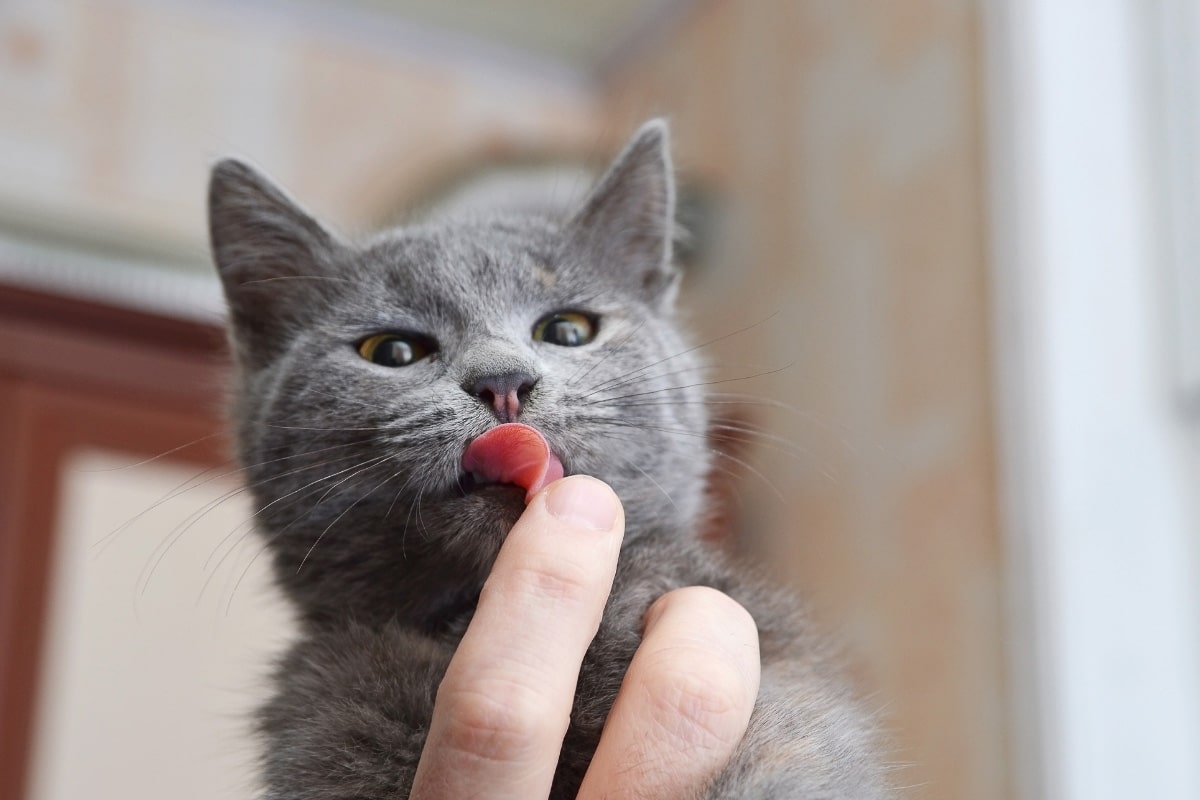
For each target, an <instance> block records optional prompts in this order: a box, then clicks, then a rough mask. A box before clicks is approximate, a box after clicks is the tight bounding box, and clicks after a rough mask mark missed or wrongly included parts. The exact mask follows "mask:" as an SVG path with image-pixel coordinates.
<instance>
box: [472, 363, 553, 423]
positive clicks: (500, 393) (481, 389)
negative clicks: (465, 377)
mask: <svg viewBox="0 0 1200 800" xmlns="http://www.w3.org/2000/svg"><path fill="white" fill-rule="evenodd" d="M537 382H538V379H537V378H535V377H534V376H532V375H530V374H529V373H528V372H509V373H506V374H504V375H485V376H483V377H482V378H479V379H478V380H476V381H474V382H473V383H470V384H468V385H466V386H463V388H464V389H466V390H467V392H468V393H469V394H472V395H474V396H475V397H478V398H479V399H480V400H482V401H483V402H484V403H486V404H487V405H489V406H491V409H492V413H493V414H495V415H496V419H498V420H500V421H501V422H516V421H517V417H519V416H521V406H522V405H523V404H524V403H525V401H526V400H528V399H529V393H530V392H531V391H532V390H533V387H534V385H535V384H537Z"/></svg>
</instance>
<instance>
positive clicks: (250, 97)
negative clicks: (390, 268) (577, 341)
mask: <svg viewBox="0 0 1200 800" xmlns="http://www.w3.org/2000/svg"><path fill="white" fill-rule="evenodd" d="M340 19H341V18H340V17H339V16H338V15H337V14H329V13H322V12H317V11H314V10H312V9H311V8H310V9H309V10H308V11H307V12H305V10H304V9H303V8H299V9H295V10H293V12H292V13H290V14H282V13H279V11H278V10H277V9H276V10H272V8H271V7H269V6H268V7H263V6H261V5H259V4H254V3H246V4H244V5H240V4H238V3H233V2H226V3H214V4H204V3H161V4H159V3H146V2H137V1H136V0H111V1H110V2H104V3H96V2H90V0H62V2H54V3H45V2H42V1H41V0H14V2H12V3H10V4H6V5H5V6H3V7H0V222H2V221H8V222H13V221H19V222H21V223H22V224H25V223H32V224H35V225H38V226H42V227H53V228H57V229H59V231H60V232H62V233H67V234H73V233H80V232H82V233H84V234H91V233H95V234H99V235H102V236H103V237H105V238H115V237H119V236H122V235H123V236H125V237H127V238H131V239H138V240H141V241H143V242H146V241H151V242H156V243H158V245H159V249H161V250H164V251H167V250H170V249H171V248H176V249H179V250H186V251H187V257H189V258H190V259H191V260H194V261H203V260H204V258H205V256H204V235H203V232H204V215H203V203H204V184H205V180H206V176H207V170H208V167H209V166H210V165H211V163H212V162H213V161H215V160H216V159H217V158H218V157H221V156H224V155H235V156H239V157H242V158H245V159H249V160H250V161H252V162H254V163H256V164H258V165H259V166H260V167H261V168H263V169H265V170H266V171H268V172H269V173H270V174H272V175H273V176H274V177H276V178H277V179H278V180H279V181H281V182H282V183H283V184H284V185H286V186H287V187H288V188H290V189H291V190H292V191H293V192H294V193H296V195H297V196H300V197H303V198H304V199H305V201H306V203H308V204H309V205H310V207H312V208H314V209H315V210H317V211H318V212H319V213H320V214H321V215H323V216H324V217H326V218H328V219H330V220H332V221H333V222H334V223H335V224H341V225H351V226H353V225H363V224H364V223H366V222H367V221H372V220H373V218H374V217H376V216H377V215H378V214H380V213H382V212H383V211H386V210H391V209H392V207H393V206H394V205H396V204H397V203H399V202H400V201H402V199H403V198H404V196H405V194H406V193H410V192H413V191H416V190H417V189H419V188H424V185H425V184H427V183H428V182H430V181H436V180H438V179H439V178H441V176H442V175H444V174H445V173H447V172H448V171H453V170H455V169H458V168H460V167H461V165H462V164H463V163H464V162H469V161H472V160H479V159H482V158H484V157H486V156H493V157H496V156H505V155H513V154H521V153H524V152H528V151H538V150H545V149H550V150H569V149H577V148H580V147H592V146H593V139H594V134H593V130H594V128H595V116H594V111H595V101H594V97H593V95H592V94H591V92H590V91H589V90H588V89H587V88H586V87H585V85H584V84H583V83H582V82H580V81H578V80H574V79H572V78H571V76H570V75H569V74H568V73H567V72H566V71H565V70H564V71H559V72H554V71H546V70H538V69H536V68H535V67H533V66H530V65H527V64H524V63H522V62H520V60H519V59H516V58H514V59H513V60H512V63H505V62H504V61H503V59H499V60H497V59H495V58H493V59H490V60H489V59H484V58H479V57H474V56H472V54H471V52H470V50H469V48H468V46H467V45H464V44H463V43H462V42H461V41H458V40H455V39H453V38H452V37H449V36H447V37H446V38H445V40H442V39H439V38H437V36H436V35H433V34H429V33H426V34H418V33H416V32H413V31H408V29H406V28H405V27H404V25H403V24H401V23H397V24H396V25H393V26H391V27H388V26H387V25H378V26H372V25H371V23H370V21H369V19H368V18H362V19H351V20H348V21H339V20H340ZM406 31H408V32H406Z"/></svg>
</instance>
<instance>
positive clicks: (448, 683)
mask: <svg viewBox="0 0 1200 800" xmlns="http://www.w3.org/2000/svg"><path fill="white" fill-rule="evenodd" d="M623 534H624V513H623V511H622V509H621V505H620V502H619V501H618V500H617V497H616V495H615V494H614V493H613V491H612V490H611V489H610V488H609V487H608V486H607V485H606V484H604V483H602V482H600V481H598V480H596V479H594V478H590V477H587V476H572V477H568V478H564V479H562V480H559V481H556V482H555V483H553V484H551V485H550V486H548V487H546V488H545V489H543V490H542V491H541V492H539V493H538V494H537V495H536V496H535V497H534V498H533V499H532V500H531V502H530V503H529V506H528V507H527V508H526V510H525V513H524V514H523V515H522V516H521V518H520V520H519V521H518V522H517V524H516V525H515V526H514V527H513V529H512V532H511V533H510V534H509V535H508V537H507V539H506V540H505V543H504V545H503V547H502V548H501V550H500V553H499V556H498V557H497V559H496V564H495V566H494V567H493V569H492V572H491V575H490V576H489V578H488V580H487V582H486V584H485V585H484V587H483V591H482V593H481V595H480V599H479V605H478V608H477V610H476V612H475V615H474V618H473V619H472V621H471V624H470V627H469V628H468V629H467V632H466V634H465V635H464V636H463V639H462V642H461V644H460V645H459V647H458V650H457V651H456V653H455V656H454V658H453V660H452V661H451V662H450V666H449V668H448V669H447V671H446V675H445V678H444V679H443V681H442V684H441V686H440V687H439V689H438V694H437V702H436V705H435V707H434V714H433V721H432V725H431V727H430V730H429V735H428V738H427V739H426V744H425V748H424V751H423V752H422V755H421V760H420V764H419V766H418V768H417V774H416V778H415V780H414V784H413V789H412V794H411V795H410V797H411V798H412V800H450V798H462V797H488V798H493V799H495V800H501V799H503V798H512V799H513V800H528V799H529V798H537V797H547V796H548V794H549V791H550V785H551V781H552V779H553V776H554V770H555V766H556V765H557V763H558V753H559V748H560V746H561V744H562V739H563V735H564V734H565V732H566V730H567V724H568V722H569V719H570V711H571V702H572V698H573V696H574V692H575V682H576V678H577V676H578V672H579V666H580V663H581V662H582V660H583V655H584V652H585V651H586V650H587V647H588V644H589V643H590V642H591V640H592V637H593V636H594V635H595V633H596V630H597V627H598V626H599V624H600V617H601V612H602V611H603V608H604V603H605V600H606V599H607V597H608V593H609V591H610V589H611V586H612V580H613V575H614V572H615V569H616V563H617V556H618V554H619V552H620V546H621V539H622V536H623ZM548 608H549V609H553V610H554V613H549V614H548V613H546V609H548ZM643 626H644V629H643V639H642V643H641V646H640V647H639V648H638V650H637V653H636V655H635V656H634V658H633V661H632V662H631V663H630V666H629V670H628V672H627V673H626V676H625V679H624V682H623V683H622V686H621V690H620V692H619V694H618V695H617V699H616V702H615V703H614V704H613V708H612V711H611V713H610V715H609V718H608V722H607V723H606V725H605V728H604V733H603V735H602V736H601V739H600V743H599V746H598V747H597V749H596V753H595V756H594V757H593V759H592V762H591V766H590V767H589V769H588V771H587V774H586V776H585V778H584V780H583V784H582V786H581V788H580V792H579V795H578V797H579V798H581V800H596V799H598V798H613V799H616V798H635V797H637V798H644V797H656V798H686V797H690V796H694V795H696V794H698V793H699V791H700V790H701V788H702V787H703V786H704V785H705V783H706V782H707V781H708V780H709V779H710V778H711V777H712V776H713V775H715V774H716V773H717V772H718V771H719V770H720V768H721V767H722V766H724V764H725V763H726V762H727V761H728V759H729V758H730V756H731V755H732V754H733V751H734V749H735V748H736V746H737V744H738V742H739V741H740V740H741V738H742V735H743V734H744V733H745V731H746V726H747V724H748V722H749V719H750V713H751V711H752V710H753V707H754V699H755V696H756V695H757V693H758V682H759V652H758V633H757V629H756V628H755V625H754V621H753V620H752V619H751V617H750V615H749V614H748V613H747V612H746V611H745V609H743V608H742V607H741V606H740V605H738V604H737V603H736V602H735V601H733V600H732V599H730V598H729V597H727V596H726V595H724V594H721V593H720V592H717V591H715V590H713V589H709V588H704V587H689V588H685V589H678V590H676V591H673V592H670V593H668V594H666V595H663V596H662V597H661V598H660V599H659V600H658V601H657V602H655V603H654V604H653V605H652V606H651V607H650V609H649V611H647V613H646V616H645V619H644V620H643Z"/></svg>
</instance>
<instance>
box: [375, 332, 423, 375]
mask: <svg viewBox="0 0 1200 800" xmlns="http://www.w3.org/2000/svg"><path fill="white" fill-rule="evenodd" d="M435 350H437V344H436V343H435V342H434V341H433V340H432V339H429V338H427V337H425V336H419V335H416V334H411V333H403V334H401V333H377V334H375V335H374V336H370V337H368V338H366V339H363V340H362V341H361V342H359V345H358V354H359V355H360V356H362V357H363V358H365V359H366V360H367V361H370V362H372V363H374V364H379V365H380V366H383V367H407V366H408V365H409V364H412V363H414V362H416V361H420V360H421V359H422V358H424V357H425V356H427V355H429V354H430V353H432V352H434V351H435Z"/></svg>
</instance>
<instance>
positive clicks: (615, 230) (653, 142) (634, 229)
mask: <svg viewBox="0 0 1200 800" xmlns="http://www.w3.org/2000/svg"><path fill="white" fill-rule="evenodd" d="M668 139H669V133H668V129H667V123H666V120H663V119H655V120H651V121H650V122H647V123H646V124H645V125H643V126H642V127H641V128H640V129H639V130H638V132H637V133H635V134H634V135H633V138H632V139H630V140H629V143H628V144H627V145H625V149H624V150H622V151H621V154H620V155H619V156H617V158H616V160H614V161H613V163H612V166H610V167H609V168H608V172H606V173H605V175H604V177H603V178H601V179H600V182H599V183H598V184H597V185H596V188H595V189H593V190H592V193H591V195H589V196H588V198H587V200H586V201H585V202H584V204H583V208H582V209H580V211H579V212H578V213H577V214H576V215H575V217H574V218H573V219H572V220H571V222H570V224H569V226H568V230H569V232H570V241H571V246H572V249H574V250H575V251H576V252H579V253H580V254H581V255H582V256H583V258H585V259H586V260H587V262H588V263H590V264H592V265H594V267H593V268H594V269H597V270H599V271H601V272H602V273H604V274H605V275H606V276H609V277H611V278H613V279H615V280H617V281H618V283H619V285H621V286H623V287H626V288H628V289H630V290H633V291H635V292H638V293H639V294H641V295H642V296H643V297H645V298H646V299H647V300H648V301H650V302H652V303H655V304H656V305H661V306H669V305H670V304H671V303H672V302H673V301H674V297H675V289H676V286H677V284H678V279H679V271H678V269H676V268H675V266H674V265H673V264H672V261H671V246H672V241H673V239H674V234H675V178H674V175H673V174H672V170H671V153H670V149H669V144H668Z"/></svg>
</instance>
